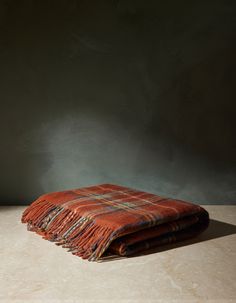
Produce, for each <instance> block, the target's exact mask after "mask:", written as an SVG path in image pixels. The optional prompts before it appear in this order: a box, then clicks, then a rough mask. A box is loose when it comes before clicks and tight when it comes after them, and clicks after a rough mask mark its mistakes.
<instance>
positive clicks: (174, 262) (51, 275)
mask: <svg viewBox="0 0 236 303" xmlns="http://www.w3.org/2000/svg"><path fill="white" fill-rule="evenodd" d="M204 207H205V208H206V209H207V210H208V211H209V213H210V217H211V219H212V221H211V224H210V227H209V228H208V230H207V231H205V232H204V233H203V234H202V235H201V236H199V237H198V238H197V239H194V240H191V241H185V242H183V243H181V244H178V245H175V246H171V247H168V246H167V247H165V248H162V249H158V250H156V251H150V252H149V253H148V254H146V255H141V256H136V257H132V258H123V259H116V260H110V261H106V262H100V263H95V262H88V261H84V260H82V259H80V258H79V257H75V256H73V255H71V254H70V253H68V252H67V251H66V249H63V248H61V247H58V246H56V245H54V244H53V243H51V242H48V241H45V240H43V239H42V238H41V237H40V236H38V235H36V234H35V233H32V232H28V231H27V230H26V226H25V225H23V224H21V222H20V217H21V213H22V211H23V210H24V207H1V208H0V243H1V249H0V302H1V303H2V302H4V303H5V302H6V303H8V302H14V303H16V302H18V303H21V302H26V303H28V302H32V303H33V302H34V303H36V302H37V303H41V302H45V303H48V302H52V303H59V302H65V303H74V302H79V303H83V302H85V303H87V302H89V303H90V302H91V303H92V302H104V303H107V302H121V303H123V302H127V303H128V302H132V303H133V302H135V303H139V302H147V303H148V302H236V226H235V224H236V206H204Z"/></svg>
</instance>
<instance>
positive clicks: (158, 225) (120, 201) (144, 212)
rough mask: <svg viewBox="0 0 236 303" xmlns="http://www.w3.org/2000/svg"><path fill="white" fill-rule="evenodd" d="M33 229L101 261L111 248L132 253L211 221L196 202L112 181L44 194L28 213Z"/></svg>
mask: <svg viewBox="0 0 236 303" xmlns="http://www.w3.org/2000/svg"><path fill="white" fill-rule="evenodd" d="M22 222H23V223H27V226H28V230H30V231H35V232H36V233H38V234H39V235H42V236H43V238H44V239H47V240H50V241H53V242H56V244H57V245H62V246H63V247H65V248H68V249H69V251H71V252H72V253H73V254H74V255H77V256H80V257H82V258H83V259H88V260H89V261H96V260H98V259H99V258H101V257H102V256H104V255H106V253H113V254H114V253H115V254H118V255H120V256H129V255H133V254H136V253H138V252H142V251H144V250H146V249H149V248H153V247H156V246H160V245H163V244H167V243H173V242H176V241H180V240H184V239H188V238H191V237H193V236H196V235H198V234H199V233H201V232H203V231H204V230H205V229H206V228H207V226H208V224H209V214H208V212H207V211H206V210H205V209H204V208H202V207H201V206H199V205H197V204H193V203H190V202H186V201H182V200H177V199H172V198H164V197H160V196H157V195H154V194H151V193H147V192H144V191H140V190H135V189H131V188H128V187H124V186H118V185H113V184H101V185H97V186H89V187H83V188H79V189H73V190H66V191H61V192H53V193H48V194H44V195H42V196H40V197H39V198H38V199H37V200H35V201H34V202H33V203H32V204H31V205H30V206H28V207H27V208H26V209H25V211H24V213H23V215H22Z"/></svg>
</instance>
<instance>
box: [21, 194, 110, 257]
mask: <svg viewBox="0 0 236 303" xmlns="http://www.w3.org/2000/svg"><path fill="white" fill-rule="evenodd" d="M21 221H22V223H27V224H28V229H29V230H31V231H34V232H36V233H38V234H40V235H41V236H42V237H43V238H44V239H46V240H49V241H52V242H55V244H56V245H61V246H62V247H64V248H68V251H70V252H71V253H72V254H74V255H76V256H80V257H82V258H83V259H88V260H89V261H97V260H98V259H99V258H100V257H101V256H102V254H103V253H104V252H105V251H106V249H107V248H108V247H109V245H110V243H111V242H112V241H113V240H114V236H115V233H114V230H112V229H111V228H110V227H107V226H100V225H98V224H97V223H96V222H94V221H93V219H90V218H89V217H83V216H82V214H80V213H79V212H77V211H76V212H74V211H73V210H70V209H67V208H63V207H62V206H60V205H55V204H53V203H50V202H49V201H47V200H44V199H43V200H40V199H38V200H36V201H35V202H33V203H32V204H31V205H30V206H29V207H28V208H27V209H26V210H25V211H24V213H23V215H22V219H21Z"/></svg>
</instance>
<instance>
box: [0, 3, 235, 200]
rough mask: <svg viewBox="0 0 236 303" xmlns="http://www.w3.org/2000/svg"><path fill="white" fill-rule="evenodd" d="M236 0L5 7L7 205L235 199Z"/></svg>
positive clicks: (1, 178) (2, 64)
mask: <svg viewBox="0 0 236 303" xmlns="http://www.w3.org/2000/svg"><path fill="white" fill-rule="evenodd" d="M235 38H236V1H229V0H224V1H223V0H222V1H219V0H214V1H209V0H204V1H200V0H199V1H183V0H180V1H174V0H173V1H170V0H165V1H157V0H155V1H148V0H142V1H137V0H136V1H135V0H133V1H129V0H122V1H118V0H116V1H115V0H114V1H112V0H110V1H88V0H87V1H74V0H71V1H66V0H65V1H43V0H41V1H25V0H21V1H18V0H8V1H1V0H0V101H1V119H0V135H1V146H0V159H1V163H0V167H1V175H0V201H1V203H3V204H14V203H15V204H26V203H29V202H31V200H32V199H34V198H36V197H37V196H38V195H40V194H42V193H44V192H50V191H59V190H64V189H69V188H75V187H81V186H88V185H91V184H95V183H117V184H120V185H127V186H131V187H134V188H139V189H142V190H147V191H151V192H153V193H159V194H160V195H164V196H172V197H177V198H180V199H188V200H190V201H193V202H197V203H202V204H208V203H210V204H215V203H222V204H224V203H225V204H233V203H235V202H236V161H235V157H236V143H235V102H236V98H235V97H236V94H235V87H236V86H235V84H236V76H235V70H236V39H235Z"/></svg>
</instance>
